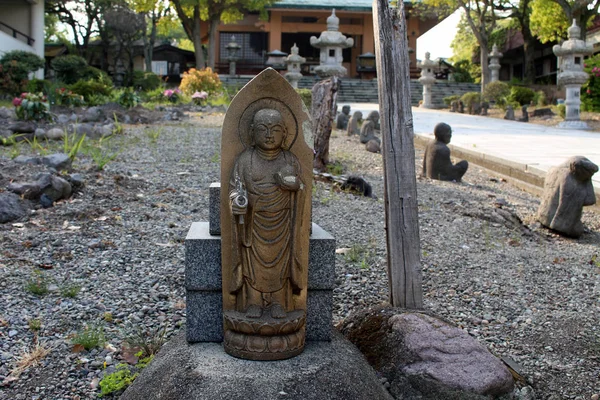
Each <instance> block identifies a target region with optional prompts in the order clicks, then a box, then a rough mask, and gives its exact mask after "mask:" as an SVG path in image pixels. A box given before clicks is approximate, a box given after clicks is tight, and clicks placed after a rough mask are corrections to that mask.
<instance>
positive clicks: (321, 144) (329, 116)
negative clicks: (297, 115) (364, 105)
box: [310, 76, 340, 171]
mask: <svg viewBox="0 0 600 400" xmlns="http://www.w3.org/2000/svg"><path fill="white" fill-rule="evenodd" d="M339 87H340V79H339V78H338V77H336V76H334V77H331V78H329V79H327V80H324V81H321V82H318V83H317V84H316V85H315V86H313V88H312V107H311V112H310V113H311V118H312V123H313V134H314V137H315V159H314V162H313V167H314V168H315V169H316V170H318V171H324V170H325V167H326V166H327V164H328V163H329V138H330V136H331V129H332V127H333V119H334V118H335V115H336V113H337V92H338V89H339Z"/></svg>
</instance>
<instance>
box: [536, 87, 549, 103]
mask: <svg viewBox="0 0 600 400" xmlns="http://www.w3.org/2000/svg"><path fill="white" fill-rule="evenodd" d="M533 102H534V103H535V105H536V106H538V107H544V106H547V105H548V98H547V97H546V93H545V92H544V91H543V90H538V91H537V92H535V97H534V98H533Z"/></svg>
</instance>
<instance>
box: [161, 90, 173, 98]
mask: <svg viewBox="0 0 600 400" xmlns="http://www.w3.org/2000/svg"><path fill="white" fill-rule="evenodd" d="M163 96H165V97H171V96H173V91H172V90H171V89H167V90H165V91H164V92H163Z"/></svg>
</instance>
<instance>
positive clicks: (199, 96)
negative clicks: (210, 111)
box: [192, 92, 208, 106]
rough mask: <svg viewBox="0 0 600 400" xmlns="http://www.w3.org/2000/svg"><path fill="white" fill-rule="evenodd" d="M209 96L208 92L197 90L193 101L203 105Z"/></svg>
mask: <svg viewBox="0 0 600 400" xmlns="http://www.w3.org/2000/svg"><path fill="white" fill-rule="evenodd" d="M207 98H208V93H206V92H196V93H194V94H193V95H192V102H193V103H194V104H195V105H197V106H201V105H204V104H205V103H206V99H207Z"/></svg>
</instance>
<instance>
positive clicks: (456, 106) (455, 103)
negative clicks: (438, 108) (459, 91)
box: [450, 100, 458, 112]
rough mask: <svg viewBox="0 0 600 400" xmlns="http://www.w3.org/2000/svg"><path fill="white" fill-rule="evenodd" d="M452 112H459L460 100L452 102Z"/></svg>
mask: <svg viewBox="0 0 600 400" xmlns="http://www.w3.org/2000/svg"><path fill="white" fill-rule="evenodd" d="M450 112H458V100H452V101H451V102H450Z"/></svg>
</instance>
